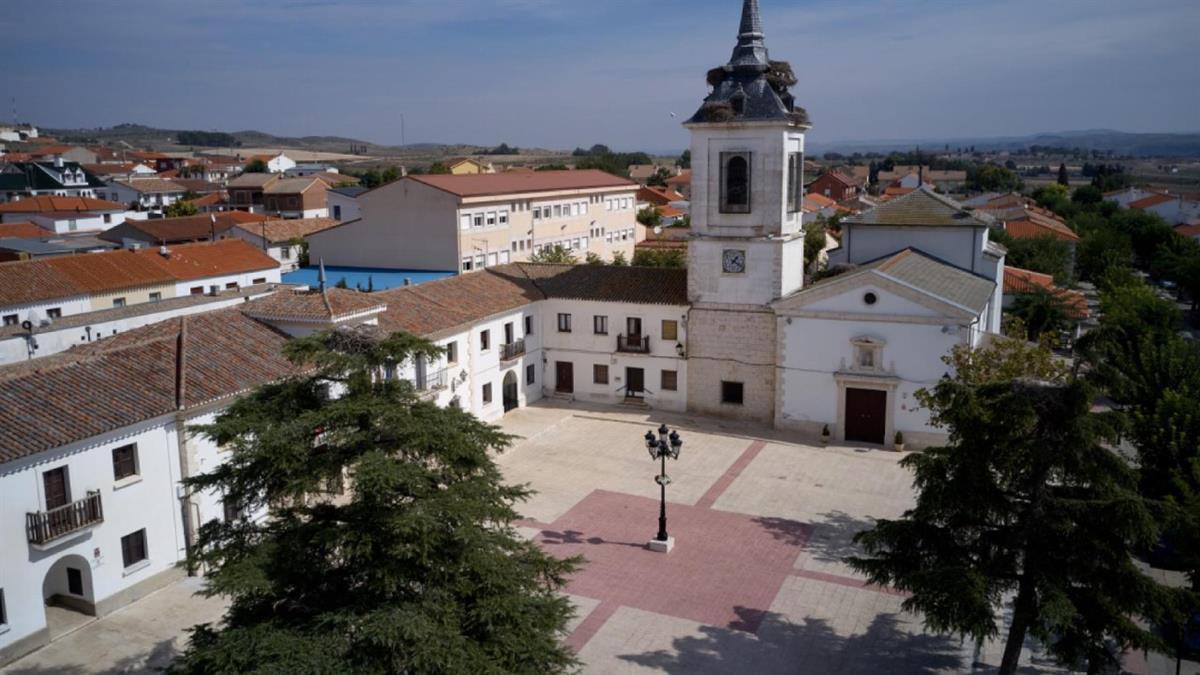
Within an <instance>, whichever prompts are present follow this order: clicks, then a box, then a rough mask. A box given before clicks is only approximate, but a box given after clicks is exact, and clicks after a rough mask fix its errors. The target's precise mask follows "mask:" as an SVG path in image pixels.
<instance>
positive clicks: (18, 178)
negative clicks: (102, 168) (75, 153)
mask: <svg viewBox="0 0 1200 675" xmlns="http://www.w3.org/2000/svg"><path fill="white" fill-rule="evenodd" d="M103 187H104V183H103V181H101V180H100V179H99V178H97V177H96V176H94V175H92V174H90V173H88V171H87V170H86V169H84V168H83V166H82V165H81V164H79V163H78V162H64V161H63V159H62V157H56V158H55V159H54V161H51V162H12V163H8V164H3V165H0V201H10V202H11V201H16V200H18V199H23V198H27V197H37V196H51V195H52V196H57V197H96V196H97V193H96V190H97V188H103Z"/></svg>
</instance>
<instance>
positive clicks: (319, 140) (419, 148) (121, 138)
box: [42, 124, 485, 157]
mask: <svg viewBox="0 0 1200 675" xmlns="http://www.w3.org/2000/svg"><path fill="white" fill-rule="evenodd" d="M188 131H195V130H191V129H158V128H155V127H148V126H145V125H142V124H118V125H116V126H114V127H108V128H97V129H42V133H44V134H46V135H48V136H53V137H55V138H58V139H60V140H63V141H66V142H68V143H103V144H105V145H115V146H130V147H136V148H150V149H153V150H178V149H186V148H191V147H195V148H197V149H200V148H207V147H214V146H208V145H196V146H192V145H187V144H181V143H179V135H180V133H186V132H188ZM228 135H230V136H232V137H233V138H234V139H235V141H236V143H237V145H234V146H232V147H244V148H280V149H285V150H286V149H293V150H308V151H311V152H336V153H346V154H360V155H364V156H368V157H370V156H375V157H383V156H396V155H404V154H441V153H443V152H447V153H461V154H475V153H478V152H481V151H482V150H484V149H485V148H480V147H477V146H471V145H450V144H439V143H410V144H408V145H405V146H403V147H401V146H394V145H380V144H377V143H371V142H369V141H362V140H359V139H357V138H345V137H342V136H304V137H300V138H296V137H289V136H276V135H274V134H269V133H265V132H262V131H234V132H231V133H229V134H228ZM216 147H225V148H229V147H231V146H216ZM352 150H353V152H352Z"/></svg>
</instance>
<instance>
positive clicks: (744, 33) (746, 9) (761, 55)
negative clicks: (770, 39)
mask: <svg viewBox="0 0 1200 675" xmlns="http://www.w3.org/2000/svg"><path fill="white" fill-rule="evenodd" d="M769 63H770V59H769V58H768V57H767V45H766V43H765V42H763V25H762V13H761V12H759V9H758V0H743V2H742V23H741V26H740V27H739V28H738V43H737V46H736V47H734V48H733V56H732V57H730V59H729V65H731V66H733V67H735V68H737V67H750V68H759V67H761V68H763V69H766V68H767V67H768V65H769Z"/></svg>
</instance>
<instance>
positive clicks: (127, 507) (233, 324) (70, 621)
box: [0, 309, 292, 666]
mask: <svg viewBox="0 0 1200 675" xmlns="http://www.w3.org/2000/svg"><path fill="white" fill-rule="evenodd" d="M286 339H287V338H286V336H285V335H284V334H283V333H281V332H279V331H276V330H274V329H272V328H270V327H269V326H267V325H265V324H263V323H260V322H258V321H256V320H254V319H251V318H250V317H247V316H246V315H244V314H242V313H241V312H240V311H238V310H236V309H233V310H223V311H217V312H212V313H208V314H202V315H197V316H189V317H182V318H176V319H172V320H170V321H166V322H163V323H159V324H154V325H152V326H147V327H144V328H139V329H136V330H133V331H130V332H128V333H123V334H121V335H118V336H115V337H111V338H109V339H106V340H103V341H101V342H95V343H89V344H84V345H81V346H77V347H75V348H74V349H72V350H70V351H68V352H66V353H63V354H59V355H57V356H52V357H48V358H46V359H44V360H40V361H38V366H37V368H36V369H35V368H27V367H25V366H8V367H6V368H4V369H2V370H0V375H2V376H0V401H6V402H13V401H20V404H19V405H10V404H8V403H6V404H5V405H3V406H0V494H3V495H4V498H3V499H0V541H3V542H4V545H3V546H0V602H2V603H3V608H2V611H0V616H4V617H5V622H4V626H3V627H2V628H3V630H0V666H2V665H4V664H5V663H8V662H9V661H12V660H13V659H15V658H17V657H19V656H21V655H22V654H25V653H28V652H29V651H31V650H33V649H36V648H37V647H39V646H41V645H43V644H45V643H46V642H48V641H50V640H51V639H52V638H53V637H56V636H57V635H58V634H59V633H60V631H61V630H63V628H64V626H67V625H77V624H78V620H79V617H77V616H73V615H78V614H84V615H88V616H103V615H105V614H108V613H110V612H112V611H113V610H115V609H117V608H119V607H121V606H123V605H126V604H128V603H129V602H132V601H134V600H136V599H138V598H140V597H142V596H144V595H145V594H147V593H149V592H151V591H153V590H155V589H157V588H160V587H162V586H163V585H165V584H167V583H170V582H171V581H172V580H174V579H177V578H178V577H180V576H182V575H183V574H184V571H183V570H181V569H180V568H179V567H177V563H179V562H180V561H181V560H183V559H184V558H185V557H186V552H187V549H188V546H189V545H190V544H191V542H192V541H193V540H194V537H195V533H196V528H198V527H199V525H200V524H201V523H203V522H207V521H209V520H213V519H221V518H224V517H226V513H227V511H226V510H225V508H224V506H225V505H224V504H222V502H221V499H220V495H214V494H189V493H188V492H187V491H185V490H183V489H182V488H181V487H180V486H179V481H180V479H181V478H183V477H185V476H188V475H193V474H196V473H201V472H203V471H206V470H208V469H209V468H211V467H212V466H215V465H216V464H217V463H218V462H220V461H221V456H222V451H220V450H219V449H218V448H216V447H215V446H214V445H213V444H212V443H211V442H209V441H208V440H207V439H205V438H202V437H198V436H195V435H193V434H192V433H191V432H190V431H188V430H187V428H188V427H189V426H190V425H193V424H202V423H205V422H207V421H211V420H212V416H213V415H214V414H215V413H217V412H219V411H220V410H221V409H222V408H223V407H224V406H225V405H227V404H228V403H229V401H231V400H233V397H234V396H236V395H237V394H239V393H241V392H243V391H245V390H247V389H250V388H253V387H255V386H258V385H260V384H265V383H266V382H270V381H272V380H276V379H278V378H280V377H283V376H286V375H287V374H288V373H290V372H292V365H291V364H290V363H288V362H287V361H286V360H285V359H284V358H283V356H282V354H281V352H280V350H281V349H282V347H283V344H284V342H285V341H286ZM67 410H76V411H80V413H79V414H78V415H74V416H72V415H69V414H68V413H66V412H64V411H67ZM83 411H86V414H84V413H83ZM68 421H69V423H68Z"/></svg>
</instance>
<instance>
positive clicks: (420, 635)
mask: <svg viewBox="0 0 1200 675" xmlns="http://www.w3.org/2000/svg"><path fill="white" fill-rule="evenodd" d="M438 352H439V350H438V348H436V347H434V346H433V345H432V344H430V343H428V342H426V341H424V340H421V339H418V338H415V337H412V336H409V335H406V334H396V335H393V336H391V337H388V338H386V339H379V340H376V339H372V338H370V337H368V336H366V335H362V334H358V333H351V332H333V333H325V334H319V335H316V336H312V337H307V338H302V339H298V340H295V341H293V342H291V343H289V344H288V346H287V354H288V356H289V358H290V359H292V360H293V361H294V362H295V363H296V364H297V365H298V366H301V367H302V368H303V369H304V370H302V372H303V373H304V374H301V375H297V376H294V377H289V378H287V379H285V380H283V381H281V382H279V383H276V384H271V385H267V386H264V387H261V388H260V389H258V390H256V391H254V392H252V393H251V394H249V395H247V396H245V397H243V398H242V399H240V400H239V401H238V402H236V403H234V404H233V405H232V406H230V407H229V408H228V410H227V411H226V412H224V413H223V414H221V415H220V416H218V417H217V419H216V421H215V422H213V423H212V424H210V425H208V426H203V427H200V428H199V429H198V430H199V432H200V433H202V434H203V435H205V436H207V437H209V438H211V439H212V440H213V441H215V442H216V443H219V444H220V445H221V446H223V447H225V448H228V449H229V450H230V451H231V452H230V454H229V459H228V460H227V461H226V462H225V463H223V464H221V465H220V466H218V467H217V468H215V469H214V470H213V471H212V472H211V473H208V474H205V475H201V476H197V477H194V478H191V479H188V480H187V481H186V482H187V486H188V487H189V488H190V489H192V490H198V491H215V492H217V493H219V494H222V495H224V499H225V500H226V501H227V503H233V504H237V505H238V506H240V507H241V508H242V509H244V510H245V511H246V512H247V513H254V512H257V511H260V510H262V509H269V512H270V513H269V517H265V518H251V517H245V516H243V517H239V518H236V519H234V520H233V521H232V522H225V523H221V522H217V521H213V522H210V523H207V524H205V525H204V526H203V527H202V528H201V530H200V535H199V541H198V544H197V546H196V547H195V550H194V551H193V553H192V555H191V556H190V558H189V560H190V562H191V564H193V565H204V566H205V567H206V568H207V569H208V586H207V590H206V593H208V594H212V595H222V596H227V597H229V598H230V600H231V605H230V607H229V609H228V611H227V612H226V614H225V616H224V619H223V621H222V622H221V624H220V625H219V626H212V625H203V626H199V627H197V628H196V629H195V630H194V632H193V634H192V636H191V639H190V641H189V643H188V646H187V649H186V651H185V652H184V653H183V654H182V655H181V656H180V658H179V659H178V660H177V662H176V663H175V664H174V666H173V670H174V671H175V672H178V673H242V672H276V673H351V672H353V673H547V672H551V673H553V672H563V671H565V670H568V669H570V668H572V667H573V666H574V665H575V659H574V657H573V655H572V654H571V652H570V651H569V650H568V649H567V648H566V647H564V646H563V645H562V644H561V642H560V641H561V639H562V637H563V636H564V632H565V625H566V622H567V621H568V619H569V617H570V616H571V613H572V609H571V607H570V604H569V602H568V601H567V600H566V598H565V596H563V595H562V594H561V593H560V592H559V590H560V589H561V588H562V586H563V584H564V581H565V578H566V576H567V575H568V574H569V573H570V572H571V571H572V570H573V569H574V568H575V566H576V563H577V561H575V560H565V561H563V560H557V559H555V558H553V557H551V556H549V555H547V554H546V553H544V552H543V551H541V550H540V549H539V548H538V547H537V546H536V545H535V544H533V543H531V542H528V541H526V540H524V539H523V538H521V537H520V536H519V535H518V534H517V533H516V531H515V530H514V529H513V527H512V526H511V523H512V521H513V520H514V519H516V518H517V513H516V512H515V511H514V504H515V503H517V502H519V501H520V500H523V499H525V498H526V497H527V496H528V495H529V491H528V490H527V489H526V488H524V487H514V486H508V485H505V484H504V483H503V481H502V479H501V475H500V472H499V470H498V468H497V466H496V465H495V463H494V462H493V461H492V459H491V457H490V456H489V451H493V450H502V449H504V448H505V447H506V446H508V444H509V442H510V437H509V436H507V435H505V434H503V433H501V432H500V431H499V430H498V429H496V428H495V427H492V426H489V425H487V424H484V423H483V422H481V421H479V420H478V419H476V418H475V417H473V416H471V415H470V414H468V413H466V412H463V411H462V410H459V409H458V408H455V407H447V408H441V407H438V406H437V405H435V404H433V403H430V402H426V401H423V400H421V399H419V397H418V396H417V394H416V392H415V391H414V389H413V387H412V386H411V384H409V383H408V382H407V381H405V380H402V379H397V378H394V377H389V376H387V375H386V374H387V373H393V372H394V369H395V368H396V367H397V366H399V365H401V364H404V363H406V362H408V361H409V360H411V359H413V358H415V357H417V356H427V357H432V356H434V355H436V354H437V353H438ZM343 481H345V486H346V487H345V493H344V494H341V491H342V489H341V488H340V487H339V486H341V485H342V484H343Z"/></svg>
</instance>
